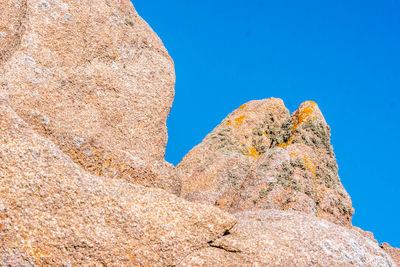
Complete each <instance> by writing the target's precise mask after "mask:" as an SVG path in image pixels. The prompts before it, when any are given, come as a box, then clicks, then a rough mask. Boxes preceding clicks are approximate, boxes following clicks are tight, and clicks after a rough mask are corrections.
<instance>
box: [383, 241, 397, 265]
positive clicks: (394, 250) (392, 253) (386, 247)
mask: <svg viewBox="0 0 400 267" xmlns="http://www.w3.org/2000/svg"><path fill="white" fill-rule="evenodd" d="M380 247H381V248H383V250H384V251H386V253H387V254H389V256H390V257H391V258H392V260H393V261H394V262H395V263H396V264H397V266H400V248H393V247H391V246H390V245H389V244H388V243H382V244H381V245H380Z"/></svg>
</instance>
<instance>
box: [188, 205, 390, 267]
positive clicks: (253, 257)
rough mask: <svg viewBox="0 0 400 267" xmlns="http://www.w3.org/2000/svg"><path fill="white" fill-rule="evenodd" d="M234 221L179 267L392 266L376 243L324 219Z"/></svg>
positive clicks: (260, 216) (268, 216) (262, 216)
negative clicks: (215, 238)
mask: <svg viewBox="0 0 400 267" xmlns="http://www.w3.org/2000/svg"><path fill="white" fill-rule="evenodd" d="M236 217H237V219H238V223H237V224H236V225H235V226H234V227H233V228H232V229H231V230H230V231H229V232H227V233H225V235H224V236H223V237H221V238H220V239H217V240H216V241H214V242H211V243H210V244H209V245H208V246H206V247H203V248H201V249H199V250H196V251H195V252H194V253H192V254H190V255H188V256H187V257H186V258H185V259H184V260H183V261H182V262H181V264H180V266H376V267H378V266H379V267H381V266H396V265H395V264H394V262H393V261H392V259H391V258H390V257H389V255H388V254H386V253H385V251H384V250H383V249H382V248H380V247H379V245H378V243H377V242H374V241H372V240H371V239H369V238H367V237H365V236H363V235H362V234H360V233H359V232H358V231H355V230H352V229H349V228H347V227H343V226H339V225H337V224H333V223H331V222H329V221H326V220H325V219H320V218H316V217H314V216H309V215H307V214H302V213H297V212H289V211H280V210H272V209H271V210H258V211H246V212H242V213H237V214H236Z"/></svg>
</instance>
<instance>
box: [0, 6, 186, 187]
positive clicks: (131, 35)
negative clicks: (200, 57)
mask: <svg viewBox="0 0 400 267" xmlns="http://www.w3.org/2000/svg"><path fill="white" fill-rule="evenodd" d="M0 7H1V10H2V12H1V13H2V14H1V15H0V44H1V45H0V91H2V92H3V93H5V95H6V96H7V97H8V99H9V103H10V105H11V108H12V109H13V110H15V112H16V113H17V114H18V115H19V116H20V117H21V118H22V119H23V120H24V121H25V122H27V123H28V124H29V125H30V127H31V128H32V129H34V130H35V131H36V132H37V133H40V134H41V135H43V136H46V137H47V138H49V139H51V140H52V142H54V143H55V144H57V145H58V146H59V147H60V149H61V150H62V151H63V152H65V153H67V154H68V155H69V156H70V157H71V158H72V160H73V161H74V162H76V163H77V164H79V165H80V166H81V167H82V168H84V169H85V170H86V171H88V172H90V173H92V174H95V175H102V176H107V177H116V176H118V177H120V178H124V179H127V180H131V181H134V182H136V183H142V184H144V185H153V186H154V185H155V184H158V185H160V184H161V187H162V188H165V189H168V190H170V191H171V192H173V193H179V190H180V184H179V179H178V177H177V176H176V175H173V176H170V177H168V179H166V178H165V176H163V175H158V174H159V172H160V171H159V170H154V169H153V168H152V167H151V166H153V165H165V164H166V163H165V162H164V154H165V146H166V143H167V127H166V119H167V117H168V113H169V110H170V108H171V105H172V102H173V98H174V83H175V73H174V63H173V61H172V59H171V58H170V56H169V55H168V53H167V50H166V49H165V48H164V46H163V44H162V42H161V40H160V39H159V38H158V37H157V35H156V34H155V33H154V32H153V31H152V29H151V28H150V27H149V26H148V25H147V23H146V22H144V21H143V19H141V18H140V17H139V16H138V14H137V13H136V11H135V9H134V8H133V6H132V3H131V2H130V1H129V0H89V1H86V2H85V3H84V4H82V3H81V2H79V1H74V0H57V1H55V0H6V1H2V2H1V3H0ZM161 179H164V181H160V180H161ZM171 179H173V180H174V181H171ZM155 180H158V181H156V182H155ZM164 183H165V184H164Z"/></svg>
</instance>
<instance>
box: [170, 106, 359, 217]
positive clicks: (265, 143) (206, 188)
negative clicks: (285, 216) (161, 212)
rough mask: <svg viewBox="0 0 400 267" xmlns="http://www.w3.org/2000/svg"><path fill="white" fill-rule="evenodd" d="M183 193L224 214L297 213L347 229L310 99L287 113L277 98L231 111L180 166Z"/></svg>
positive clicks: (326, 133)
mask: <svg viewBox="0 0 400 267" xmlns="http://www.w3.org/2000/svg"><path fill="white" fill-rule="evenodd" d="M178 168H179V170H180V171H181V172H182V174H183V184H182V196H183V197H185V198H186V199H188V200H191V201H195V202H200V203H207V204H215V205H217V206H218V207H220V208H221V209H224V210H227V211H229V212H237V211H244V210H251V209H270V208H275V209H281V210H295V211H302V212H305V213H308V214H312V215H316V216H318V217H322V218H326V219H328V220H330V221H332V222H335V223H337V224H341V225H350V224H351V216H352V213H353V208H352V204H351V200H350V197H349V195H348V194H347V192H346V191H345V189H344V188H343V186H342V184H341V182H340V179H339V176H338V173H337V171H338V167H337V164H336V160H335V156H334V153H333V149H332V146H331V145H330V128H329V126H328V125H327V124H326V122H325V119H324V117H323V116H322V114H321V111H320V110H319V108H318V106H317V104H315V103H314V102H311V101H308V102H305V103H303V104H302V105H300V107H299V108H298V110H297V111H296V112H294V113H293V115H292V116H290V114H289V111H288V110H287V108H286V107H285V106H284V104H283V102H282V100H280V99H276V98H271V99H267V100H259V101H251V102H249V103H247V104H244V105H243V106H241V107H239V108H238V109H237V110H235V111H234V112H232V113H231V114H230V115H229V116H228V117H227V118H226V119H225V120H223V121H222V123H221V124H220V125H219V126H217V127H216V128H215V129H214V130H213V131H212V133H210V134H209V135H208V136H207V137H206V138H205V139H204V140H203V142H202V143H201V144H199V145H198V146H196V147H195V148H194V149H192V151H190V152H189V153H188V155H186V156H185V157H184V158H183V160H182V162H181V163H180V164H179V165H178Z"/></svg>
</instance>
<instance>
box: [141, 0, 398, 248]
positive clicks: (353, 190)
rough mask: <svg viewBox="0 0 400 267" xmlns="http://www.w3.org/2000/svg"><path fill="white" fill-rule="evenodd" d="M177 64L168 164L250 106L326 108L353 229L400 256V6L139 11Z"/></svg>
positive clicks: (345, 1)
mask: <svg viewBox="0 0 400 267" xmlns="http://www.w3.org/2000/svg"><path fill="white" fill-rule="evenodd" d="M133 3H134V5H135V7H136V9H137V10H138V12H139V14H140V15H141V16H142V17H143V18H144V19H145V20H146V21H147V22H148V23H149V24H150V25H151V27H152V28H153V29H154V30H155V31H156V32H157V34H158V35H159V36H160V37H161V39H162V40H163V42H164V44H165V46H166V47H167V49H168V51H169V53H170V55H171V56H172V58H173V59H174V61H175V65H176V75H177V83H176V97H175V102H174V105H173V108H172V110H171V114H170V118H169V120H168V128H169V142H168V147H167V156H166V158H167V160H168V161H170V162H172V163H174V164H177V163H179V161H180V160H181V158H182V157H183V156H184V155H185V154H186V153H187V152H188V151H189V150H190V149H191V148H193V147H194V146H195V145H197V144H198V143H200V142H201V141H202V139H203V138H204V137H205V136H206V134H208V133H209V132H210V131H212V130H213V128H214V127H215V126H217V125H218V124H219V123H220V121H221V120H222V119H223V118H225V117H226V115H228V114H229V113H230V112H232V111H233V110H234V109H236V108H237V107H239V106H240V105H241V104H243V103H245V102H247V101H250V100H253V99H263V98H269V97H272V96H273V97H279V98H282V99H283V100H284V102H285V104H286V106H287V107H288V108H289V110H290V111H291V112H293V111H294V110H295V109H296V108H297V107H298V105H299V104H300V103H301V102H303V101H305V100H314V101H316V102H317V103H318V104H319V106H320V108H321V110H322V112H323V114H324V116H325V118H326V120H327V122H328V124H329V125H330V126H331V128H332V144H333V146H334V151H335V153H336V157H337V161H338V164H339V168H340V170H339V174H340V177H341V180H342V183H343V185H344V186H345V188H346V189H347V191H348V192H349V194H350V196H351V197H352V201H353V205H354V207H355V210H356V213H355V215H354V217H353V224H354V225H356V226H359V227H361V228H363V229H365V230H370V231H372V232H373V233H374V234H375V237H376V238H377V239H378V241H379V242H385V241H386V242H389V243H390V244H391V245H393V246H397V247H400V208H399V207H400V174H399V165H400V134H399V131H400V119H399V115H400V112H399V109H400V92H399V90H400V0H379V1H377V0H337V1H320V0H308V1H298V0H287V1H266V0H265V1H261V0H254V1H251V0H247V1H244V0H234V1H232V0H230V1H227V0H218V1H215V0H202V1H191V0H169V1H165V0H151V1H150V0H134V1H133Z"/></svg>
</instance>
